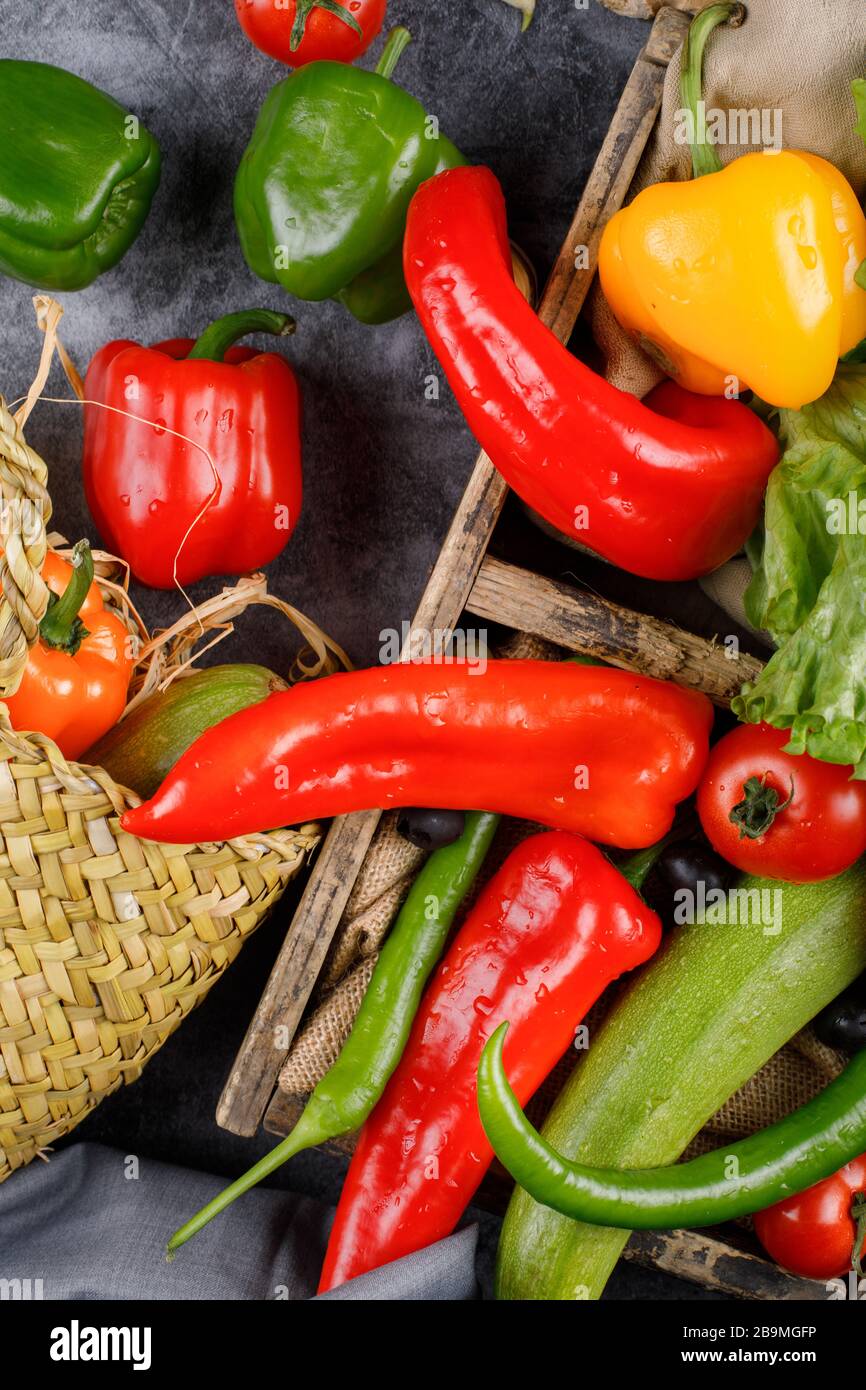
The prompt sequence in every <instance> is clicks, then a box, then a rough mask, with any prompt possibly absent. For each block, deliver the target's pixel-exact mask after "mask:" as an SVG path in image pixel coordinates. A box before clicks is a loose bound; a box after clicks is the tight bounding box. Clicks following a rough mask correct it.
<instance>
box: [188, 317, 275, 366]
mask: <svg viewBox="0 0 866 1390" xmlns="http://www.w3.org/2000/svg"><path fill="white" fill-rule="evenodd" d="M294 331H295V320H294V319H293V318H292V317H291V315H290V314H277V313H274V311H273V310H272V309H241V310H240V312H239V313H237V314H224V315H223V317H222V318H221V319H216V321H215V322H214V323H212V324H211V325H210V327H209V328H206V329H205V330H204V332H203V333H202V334H200V335H199V337H198V338H196V340H195V342H194V344H193V346H192V347H191V348H190V351H189V352H188V353H187V359H186V360H187V361H188V362H189V361H193V360H197V359H202V358H203V359H207V361H209V362H222V360H223V358H224V357H225V355H226V353H227V352H228V350H229V348H230V347H231V346H232V344H233V343H236V342H237V340H238V338H245V337H246V336H247V334H248V333H273V334H274V336H275V337H277V338H285V337H286V336H287V335H288V334H289V333H294Z"/></svg>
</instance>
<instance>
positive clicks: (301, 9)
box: [289, 0, 364, 53]
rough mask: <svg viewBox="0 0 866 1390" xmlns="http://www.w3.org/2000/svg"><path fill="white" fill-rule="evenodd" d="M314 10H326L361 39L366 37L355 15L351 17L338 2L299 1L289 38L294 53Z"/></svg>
mask: <svg viewBox="0 0 866 1390" xmlns="http://www.w3.org/2000/svg"><path fill="white" fill-rule="evenodd" d="M312 10H326V11H327V13H328V14H332V15H336V17H337V18H338V19H342V21H343V23H344V24H348V26H349V28H350V29H354V31H355V33H356V34H359V35H360V36H361V38H363V37H364V31H363V29H362V28H361V26H360V24H359V23H358V21H357V19H355V17H354V15H350V14H349V11H348V10H346V9H344V8H343V6H342V5H338V4H337V0H297V4H296V5H295V22H294V24H293V25H292V32H291V35H290V37H289V48H290V49H291V50H292V52H293V53H294V51H295V49H296V48H297V47H298V46H299V44H300V42H301V39H302V38H303V37H304V34H305V32H306V29H307V20H308V19H309V17H310V13H311V11H312Z"/></svg>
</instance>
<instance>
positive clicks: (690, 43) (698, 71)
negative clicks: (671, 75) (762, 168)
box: [680, 0, 746, 179]
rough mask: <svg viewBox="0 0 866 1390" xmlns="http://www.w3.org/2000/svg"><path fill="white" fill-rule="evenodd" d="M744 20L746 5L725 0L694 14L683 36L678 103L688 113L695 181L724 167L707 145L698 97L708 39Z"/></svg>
mask: <svg viewBox="0 0 866 1390" xmlns="http://www.w3.org/2000/svg"><path fill="white" fill-rule="evenodd" d="M745 17H746V7H745V5H741V4H738V3H733V0H725V3H724V4H717V5H710V6H709V7H708V8H707V9H705V10H701V11H700V12H699V13H698V14H696V15H695V17H694V19H693V20H692V22H691V24H690V25H689V29H688V33H687V34H686V38H685V43H684V44H683V55H682V64H681V70H680V101H681V102H682V104H683V106H684V107H685V109H686V110H687V111H688V112H690V114H691V123H692V132H693V137H694V138H693V139H692V140H690V141H689V144H690V145H691V150H692V174H693V176H694V177H695V178H696V179H699V178H701V176H702V175H703V174H718V173H719V171H720V170H721V169H722V167H723V166H722V161H721V160H720V159H719V156H718V155H717V154H716V151H715V149H714V148H713V146H712V145H710V144H708V143H707V113H706V111H705V109H704V103H703V99H702V95H701V88H702V77H703V66H704V49H705V47H706V43H707V39H708V38H709V37H710V34H711V33H712V32H713V30H714V29H717V28H718V26H719V25H720V24H730V25H731V26H732V27H733V28H739V26H740V25H741V24H742V23H743V20H744V19H745Z"/></svg>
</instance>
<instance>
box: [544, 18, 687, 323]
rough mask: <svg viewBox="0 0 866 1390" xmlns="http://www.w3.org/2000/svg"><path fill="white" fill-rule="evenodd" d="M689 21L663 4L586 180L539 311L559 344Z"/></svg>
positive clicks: (585, 285)
mask: <svg viewBox="0 0 866 1390" xmlns="http://www.w3.org/2000/svg"><path fill="white" fill-rule="evenodd" d="M690 18H691V16H690V15H686V14H680V13H678V12H677V11H676V10H673V9H671V8H670V7H668V6H666V7H665V8H664V9H662V10H660V11H659V13H658V16H657V17H656V20H655V23H654V24H653V27H652V29H651V30H650V35H649V38H648V40H647V43H646V47H645V48H644V49H643V51H642V52H641V53H640V55H639V57H638V60H637V62H636V63H635V65H634V67H633V69H632V73H631V76H630V77H629V80H628V82H627V83H626V85H625V88H624V90H623V94H622V97H621V99H620V103H619V106H618V107H617V108H616V114H615V115H614V118H613V121H612V122H611V125H610V129H609V130H608V132H607V135H606V136H605V139H604V144H603V145H602V147H601V149H600V150H599V153H598V158H597V159H596V161H595V164H594V165H593V168H592V173H591V174H590V176H589V179H588V180H587V184H586V188H585V189H584V191H583V197H582V198H581V200H580V205H579V206H578V209H577V212H576V213H575V215H574V221H573V222H572V224H571V227H570V228H569V231H568V235H567V236H566V238H565V242H564V243H563V248H562V253H561V254H560V257H559V260H558V261H557V264H556V266H555V267H554V270H553V273H552V275H551V277H550V280H549V281H548V283H547V287H546V289H545V292H544V300H543V306H542V309H541V310H540V311H539V316H540V317H541V318H542V319H543V320H544V322H545V323H546V324H547V326H548V328H552V329H553V332H554V333H555V334H556V335H557V337H558V338H561V339H562V341H563V342H567V341H568V339H569V338H570V337H571V334H572V332H573V330H574V325H575V323H576V321H577V316H578V314H579V313H580V310H581V308H582V307H583V303H584V300H585V299H586V296H587V294H588V293H589V287H590V285H591V284H592V279H593V276H594V275H595V271H596V266H597V264H598V247H599V242H600V241H601V234H602V232H603V231H604V229H605V227H606V226H607V224H608V222H609V221H610V219H611V217H613V214H614V213H615V212H618V211H619V209H620V208H621V207H622V205H623V202H624V201H625V196H626V194H627V193H628V190H629V186H630V184H631V181H632V179H633V178H634V176H635V173H636V171H637V166H638V164H639V163H640V159H641V155H642V154H643V152H644V149H645V148H646V143H647V140H648V139H649V137H650V132H651V131H652V128H653V126H654V124H655V119H656V116H657V115H658V111H659V107H660V106H661V100H662V91H663V89H664V83H665V73H666V72H667V67H668V64H669V62H670V60H671V58H672V57H673V55H674V54H675V53H676V51H677V49H678V48H679V46H680V44H681V43H682V41H683V38H684V37H685V33H686V30H687V29H688V27H689V20H690ZM583 246H585V247H586V248H587V253H588V254H587V256H586V268H585V269H582V270H575V269H574V259H575V257H576V256H577V253H578V251H579V249H580V248H581V247H583Z"/></svg>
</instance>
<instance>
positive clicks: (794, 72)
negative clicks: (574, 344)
mask: <svg viewBox="0 0 866 1390" xmlns="http://www.w3.org/2000/svg"><path fill="white" fill-rule="evenodd" d="M855 77H866V3H864V0H749V3H748V18H747V19H746V22H745V24H743V25H742V27H741V28H739V29H730V28H719V29H717V30H716V31H715V32H714V33H713V34H712V36H711V37H710V40H709V42H708V44H707V49H706V54H705V59H704V100H705V101H706V104H707V108H708V109H710V108H714V107H719V108H722V109H727V108H733V109H739V110H751V109H752V108H754V107H757V108H758V109H759V110H762V109H764V108H769V109H770V110H775V109H776V108H779V109H780V110H781V111H782V131H781V134H782V144H783V145H784V146H785V147H786V148H788V149H802V150H808V151H810V152H811V153H813V154H820V155H823V156H824V158H825V159H829V160H830V161H831V162H832V163H833V164H836V165H837V166H838V168H840V169H841V170H842V172H843V174H845V176H846V178H848V179H849V181H850V182H851V184H852V185H853V187H854V188H855V189H856V191H857V192H858V193H859V194H860V196H861V197H862V196H863V193H864V191H866V148H864V145H863V141H862V140H861V139H860V138H859V136H858V135H857V134H856V132H855V130H854V122H855V111H854V103H853V98H852V96H851V91H850V84H851V81H852V79H853V78H855ZM679 78H680V61H679V55H677V56H676V57H675V58H674V60H673V62H672V63H671V65H670V67H669V68H668V73H667V78H666V81H665V90H664V98H663V100H662V109H661V115H660V118H659V120H658V121H657V122H656V127H655V131H654V132H653V135H652V137H651V139H650V142H649V145H648V147H647V151H646V154H645V155H644V158H643V160H642V161H641V164H640V167H639V169H638V171H637V174H636V176H635V179H634V182H633V184H632V187H631V192H630V198H631V197H634V196H635V195H636V194H637V193H639V192H640V190H641V189H642V188H645V187H646V186H647V185H648V184H651V183H659V182H662V181H664V180H667V179H685V178H688V177H689V175H690V172H691V157H690V153H689V147H688V145H681V144H678V143H677V142H676V140H675V138H674V133H675V130H676V125H677V122H676V119H675V116H676V112H677V111H678V110H679V109H680V107H681V102H680V94H679ZM753 148H754V147H753V146H723V145H720V146H718V152H719V155H720V157H721V159H722V162H723V163H725V164H727V163H729V162H730V160H732V159H734V158H736V156H737V155H740V154H746V153H748V152H749V150H750V149H753ZM589 312H590V318H591V323H592V331H593V334H594V336H595V338H596V341H597V342H598V345H599V347H600V348H601V351H602V355H603V359H604V362H605V367H606V374H607V376H608V378H609V379H610V380H611V381H613V382H614V383H615V384H616V385H617V386H620V387H622V389H623V390H626V391H632V392H634V393H635V394H636V395H639V396H643V395H645V394H646V392H647V391H648V390H650V388H651V387H652V386H654V385H655V384H656V382H657V381H659V380H660V377H661V373H660V372H659V369H658V368H657V367H656V365H655V364H654V363H653V362H651V361H650V359H649V358H648V357H647V356H646V355H645V354H644V353H642V352H641V351H640V349H639V348H638V347H637V346H635V344H634V343H633V342H632V341H631V339H630V338H628V337H627V336H626V334H625V333H623V331H622V329H621V328H620V327H619V325H618V324H617V322H616V320H615V319H614V318H613V316H612V314H611V313H610V310H609V309H608V307H607V304H606V303H605V301H604V298H603V296H602V294H601V292H600V290H599V288H598V285H596V287H595V289H594V290H593V293H592V296H591V299H590V308H589Z"/></svg>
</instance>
